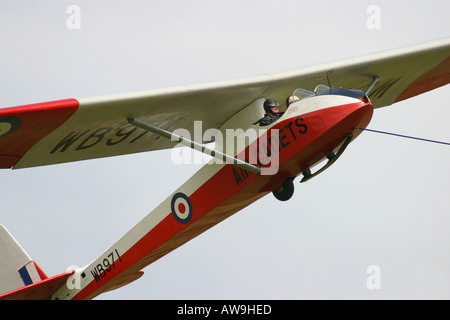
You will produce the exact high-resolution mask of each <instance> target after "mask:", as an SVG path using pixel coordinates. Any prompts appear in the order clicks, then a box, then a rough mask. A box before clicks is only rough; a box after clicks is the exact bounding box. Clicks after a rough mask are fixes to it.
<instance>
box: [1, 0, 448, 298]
mask: <svg viewBox="0 0 450 320" xmlns="http://www.w3.org/2000/svg"><path fill="white" fill-rule="evenodd" d="M71 5H75V6H76V8H78V9H79V10H80V15H79V19H78V20H76V21H74V20H72V18H73V12H74V11H72V10H69V13H67V9H68V8H69V7H70V6H71ZM370 6H371V7H370ZM368 9H369V10H368ZM449 12H450V2H449V1H446V0H430V1H427V2H424V1H380V0H375V1H372V0H371V1H365V0H363V1H361V0H358V1H350V0H344V1H299V0H297V1H287V0H281V1H280V0H278V1H262V0H257V1H256V0H255V1H246V0H243V1H200V0H190V1H137V0H127V1H116V0H108V1H87V0H86V1H81V0H79V1H76V0H73V1H63V0H60V1H42V0H36V1H22V0H15V1H6V0H1V1H0V39H1V41H2V45H1V48H2V49H1V50H0V101H1V104H0V105H1V107H10V106H15V105H24V104H29V103H34V102H43V101H50V100H56V99H63V98H72V97H73V98H83V97H94V96H101V95H105V94H114V93H124V92H133V91H139V90H147V89H156V88H164V87H172V86H177V85H186V84H194V83H208V82H211V81H220V80H231V79H236V78H243V77H250V76H258V75H263V74H269V73H276V72H280V71H286V70H290V69H295V68H299V67H303V66H305V67H306V66H311V65H315V64H320V63H325V62H330V61H335V60H340V59H344V58H350V57H354V56H360V55H364V54H369V53H374V52H378V51H383V50H387V49H392V48H398V47H402V46H406V45H412V44H418V43H422V42H427V41H430V40H436V39H442V38H446V37H449V36H450V22H449V19H448V18H449V16H448V13H449ZM374 15H375V16H374ZM378 18H379V19H378ZM68 20H69V21H68ZM449 97H450V87H449V86H447V87H444V88H440V89H437V90H434V91H433V92H430V93H427V94H423V95H421V96H419V97H415V98H413V99H410V100H406V101H403V102H401V103H398V104H396V105H394V106H391V107H386V108H383V109H378V110H376V111H375V113H374V117H373V119H372V122H371V123H370V125H369V128H372V129H377V130H385V131H391V132H397V133H401V134H407V135H413V136H419V137H424V138H429V139H436V140H443V141H447V142H450V131H449V129H448V119H449V118H450V108H449V106H448V100H449ZM449 160H450V147H448V146H445V145H437V144H430V143H425V142H418V141H412V140H405V139H401V138H396V137H391V136H383V135H379V134H375V133H369V132H365V133H363V134H361V135H360V137H359V138H358V139H357V140H355V141H354V142H353V143H352V144H351V145H350V146H349V147H348V149H347V150H346V152H345V153H344V155H343V156H342V157H341V158H340V159H339V160H338V161H337V162H336V164H335V165H333V166H332V167H331V168H330V169H328V170H327V171H326V172H324V173H323V174H321V175H319V176H318V177H317V178H314V179H312V180H311V181H310V182H308V183H305V184H299V183H298V180H296V181H295V187H296V191H295V194H294V196H293V198H292V199H291V200H290V201H288V202H287V203H282V202H279V201H277V200H276V199H275V198H274V197H273V196H272V195H268V196H266V197H264V198H263V199H261V200H259V201H258V202H256V203H254V204H252V205H250V206H249V207H247V208H245V209H243V210H242V211H240V212H238V213H236V214H235V215H233V216H232V217H230V218H229V219H227V220H226V221H224V222H222V223H220V224H219V225H217V226H215V227H214V228H212V229H210V230H208V231H207V232H205V233H204V234H202V235H200V236H198V237H197V238H195V239H193V240H192V241H190V242H189V243H187V244H185V245H184V246H182V247H180V248H178V249H177V250H175V251H173V252H172V253H170V254H168V255H167V256H165V257H163V258H162V259H160V260H159V261H157V262H155V263H154V264H152V265H150V266H148V267H147V268H145V269H144V272H145V275H144V276H143V277H142V278H141V279H139V280H138V281H136V282H134V283H132V284H130V285H128V286H126V287H123V288H121V289H118V290H116V291H113V292H110V293H107V294H103V295H102V296H100V297H99V299H449V298H450V232H449V231H450V230H449V228H450V227H449V226H450V200H449V190H450V166H449V162H450V161H449ZM199 168H200V166H199V165H175V164H173V163H172V162H171V158H170V150H168V151H158V152H150V153H145V154H139V155H129V156H121V157H115V158H107V159H100V160H91V161H84V162H77V163H69V164H63V165H55V166H48V167H40V168H32V169H22V170H15V171H11V170H2V171H0V184H1V193H0V203H1V207H0V208H1V209H0V210H1V211H0V223H1V224H3V225H5V226H6V227H7V228H8V230H9V231H10V232H11V233H12V234H13V235H14V236H15V238H16V239H17V241H18V242H19V243H20V244H21V245H22V246H23V247H24V249H25V250H26V251H27V252H28V254H29V255H30V256H31V257H32V258H34V259H35V260H36V262H37V263H38V264H39V265H40V266H41V268H42V269H43V270H44V271H45V272H46V273H47V274H48V275H49V276H53V275H56V274H59V273H62V272H65V271H66V268H67V267H69V266H71V265H78V266H84V265H86V264H88V263H90V262H91V261H92V260H94V259H95V258H97V256H99V255H100V254H101V253H102V252H103V251H104V250H105V249H107V248H108V247H110V246H111V245H112V244H113V243H114V242H116V241H117V240H118V239H119V238H120V237H121V236H122V235H124V234H125V233H126V232H127V231H128V230H129V229H130V228H131V227H133V226H134V225H135V224H136V223H138V222H139V221H140V220H141V219H142V218H143V217H144V216H145V215H147V214H148V213H149V212H150V211H151V210H153V209H154V208H155V207H157V206H158V205H159V203H160V202H162V201H163V200H164V199H165V198H166V197H167V196H169V195H170V194H171V193H172V192H173V191H174V190H176V189H177V188H178V187H179V186H180V185H181V184H183V183H184V182H185V181H186V180H187V179H189V178H190V177H191V176H192V175H193V174H194V173H195V172H196V171H197V170H198V169H199ZM370 266H376V267H377V268H378V270H379V271H380V275H381V276H380V278H379V280H380V284H381V287H380V288H379V289H373V290H370V289H369V288H368V286H367V279H368V278H369V277H370V276H371V274H369V273H367V270H368V268H369V267H370ZM369 269H370V268H369Z"/></svg>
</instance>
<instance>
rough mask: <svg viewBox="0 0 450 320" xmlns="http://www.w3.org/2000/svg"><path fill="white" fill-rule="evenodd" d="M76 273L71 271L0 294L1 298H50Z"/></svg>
mask: <svg viewBox="0 0 450 320" xmlns="http://www.w3.org/2000/svg"><path fill="white" fill-rule="evenodd" d="M73 273H74V271H69V272H66V273H62V274H59V275H57V276H54V277H51V278H47V279H44V280H42V281H39V282H36V283H33V284H30V285H28V286H25V287H21V288H19V289H17V290H13V291H10V292H7V293H4V294H1V295H0V300H48V299H50V297H51V296H52V294H53V293H55V292H56V290H58V289H59V288H60V287H61V286H62V285H64V284H65V283H66V281H67V279H68V278H69V277H70V276H71V275H72V274H73Z"/></svg>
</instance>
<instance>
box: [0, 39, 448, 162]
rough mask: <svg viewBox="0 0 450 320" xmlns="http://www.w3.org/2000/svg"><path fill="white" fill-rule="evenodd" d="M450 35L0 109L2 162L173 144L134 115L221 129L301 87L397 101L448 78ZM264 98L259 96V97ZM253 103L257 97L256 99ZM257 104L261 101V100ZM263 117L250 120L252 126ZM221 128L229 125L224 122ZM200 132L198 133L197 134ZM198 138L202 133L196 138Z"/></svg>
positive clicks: (378, 102)
mask: <svg viewBox="0 0 450 320" xmlns="http://www.w3.org/2000/svg"><path fill="white" fill-rule="evenodd" d="M449 55H450V40H449V39H447V40H443V41H436V42H432V43H428V44H423V45H418V46H413V47H408V48H404V49H398V50H393V51H388V52H384V53H379V54H373V55H370V56H366V57H362V58H356V59H350V60H346V61H342V62H338V63H329V64H325V65H320V66H316V67H310V68H305V69H299V70H294V71H290V72H284V73H278V74H272V75H265V76H261V77H256V78H249V79H243V80H237V81H229V82H220V83H213V84H206V85H193V86H186V87H176V88H171V89H162V90H153V91H145V92H139V93H133V94H125V95H115V96H108V97H100V98H89V99H77V100H76V99H69V100H62V101H56V102H51V103H42V104H36V105H31V106H22V107H13V108H7V109H0V168H12V167H14V168H25V167H33V166H41V165H48V164H56V163H63V162H70V161H77V160H85V159H93V158H102V157H108V156H114V155H122V154H130V153H136V152H142V151H150V150H159V149H165V148H171V147H173V146H174V145H175V144H176V143H175V142H171V141H168V140H166V139H162V138H160V137H159V136H157V135H154V134H152V133H149V132H147V131H144V130H142V129H139V128H136V127H134V126H132V125H131V124H129V123H128V121H127V119H128V118H130V117H133V118H136V119H139V120H142V121H145V122H147V123H150V124H153V125H156V126H159V127H161V128H163V129H166V130H170V131H173V130H175V129H177V128H184V129H187V130H189V132H190V133H191V138H193V139H196V141H197V142H205V141H199V139H201V138H202V137H201V135H202V133H201V132H200V133H199V132H196V131H194V121H196V120H198V121H202V130H207V129H209V128H222V126H223V124H224V123H226V122H227V120H228V119H230V118H231V117H232V116H233V115H236V114H237V113H238V112H239V111H241V110H243V109H245V108H246V107H248V106H249V105H252V103H253V102H254V101H256V100H258V99H259V98H262V97H271V98H274V99H277V100H279V101H280V102H281V101H284V100H285V99H286V97H287V96H289V95H291V94H292V93H293V91H294V90H295V89H297V88H304V89H308V90H314V88H315V87H316V86H317V85H319V84H324V83H327V79H326V73H327V72H328V71H330V70H333V71H334V72H333V73H332V74H331V76H330V79H331V83H332V85H333V87H344V88H349V89H361V90H366V89H367V87H369V85H370V84H371V83H372V81H373V79H374V78H375V77H377V78H379V81H378V82H377V83H376V85H375V86H374V87H373V89H372V91H371V92H370V98H371V100H372V103H373V105H374V106H375V107H382V106H387V105H391V104H393V103H395V102H397V101H401V100H404V99H407V98H410V97H413V96H415V95H418V94H421V93H423V92H426V91H429V90H432V89H435V88H437V87H440V86H443V85H446V84H447V83H449V82H450V58H449ZM258 101H259V100H258ZM253 107H255V104H253ZM258 110H261V113H262V107H261V106H258ZM256 120H258V118H255V119H248V123H249V125H250V124H251V123H253V122H255V121H256ZM222 129H223V128H222ZM196 134H197V135H200V137H197V136H196ZM198 138H199V139H198Z"/></svg>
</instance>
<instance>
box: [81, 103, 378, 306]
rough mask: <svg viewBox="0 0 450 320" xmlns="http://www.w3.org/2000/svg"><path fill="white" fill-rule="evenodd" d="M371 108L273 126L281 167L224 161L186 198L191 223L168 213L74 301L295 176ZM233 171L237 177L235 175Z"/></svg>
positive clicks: (357, 106)
mask: <svg viewBox="0 0 450 320" xmlns="http://www.w3.org/2000/svg"><path fill="white" fill-rule="evenodd" d="M372 112H373V108H372V106H371V105H365V106H362V104H361V103H354V104H349V105H344V106H340V107H333V108H328V109H324V110H319V111H315V112H311V113H309V114H305V115H302V116H301V117H297V118H295V119H292V118H290V119H287V120H285V121H282V122H280V123H278V124H277V125H276V126H275V127H274V128H276V129H279V130H280V138H279V139H280V140H282V143H281V145H282V146H280V154H279V156H280V159H279V161H280V168H279V171H278V173H277V174H276V175H267V176H264V175H262V176H260V175H256V174H252V173H250V172H242V171H241V170H239V168H238V169H237V170H238V171H233V170H236V168H237V167H235V166H234V165H230V164H227V165H225V166H224V167H223V168H221V169H220V170H219V171H218V172H217V173H216V174H215V175H213V176H212V177H211V178H210V179H209V180H208V181H206V182H205V183H204V184H203V185H202V186H200V187H199V188H198V189H197V190H195V191H194V192H193V193H192V194H191V195H190V196H189V199H190V201H191V203H192V207H193V215H192V218H191V220H190V221H189V223H187V224H182V223H179V222H178V221H177V220H176V219H175V218H174V216H173V215H172V214H169V215H167V216H166V217H165V218H164V219H163V220H162V221H161V222H160V223H159V224H158V225H156V226H155V227H154V228H153V229H151V230H149V231H148V233H147V234H146V235H144V236H143V237H142V238H141V239H140V240H138V241H137V242H136V243H135V244H134V245H133V246H132V247H131V248H130V249H129V250H128V251H126V252H125V253H123V254H122V255H121V261H122V263H120V264H118V265H117V266H116V267H115V268H114V269H113V270H111V271H110V272H108V274H107V275H106V276H105V278H104V279H102V280H100V281H98V282H97V281H92V282H91V283H89V284H88V285H87V286H86V287H85V288H84V289H82V290H81V291H80V292H79V293H78V294H77V295H76V296H75V297H74V298H73V299H86V298H88V299H89V298H93V297H95V296H96V295H97V294H98V293H101V292H102V291H103V290H102V288H101V287H102V286H103V285H105V284H107V283H108V282H109V281H111V280H113V279H114V277H116V276H118V275H119V274H120V273H122V272H123V271H125V270H126V269H128V268H131V269H132V271H131V272H138V271H139V270H140V269H142V268H143V267H145V266H146V265H148V264H150V263H152V262H153V261H155V260H157V259H159V258H160V257H162V256H164V255H165V254H167V253H169V252H170V251H172V250H174V249H175V248H177V247H179V246H180V245H182V244H183V243H185V242H187V241H189V240H190V239H192V238H194V237H195V236H197V235H198V234H200V233H202V232H204V231H206V230H207V229H209V228H210V227H212V226H213V225H215V224H217V223H218V222H220V221H222V220H223V219H225V218H227V217H229V216H230V215H232V214H233V213H235V212H237V211H239V210H240V209H242V208H243V207H245V206H247V205H248V204H250V203H252V202H254V201H255V200H257V199H259V198H260V197H262V196H264V195H265V194H267V193H268V192H270V191H272V190H274V189H276V188H277V187H278V186H279V185H280V184H281V183H282V182H283V181H284V179H286V177H288V176H291V177H292V176H296V175H297V174H298V173H299V172H301V170H302V169H305V168H307V167H308V166H310V165H312V164H313V163H314V162H316V161H318V160H320V159H321V158H322V157H324V156H326V154H327V152H330V151H331V150H332V149H333V148H335V147H337V146H338V145H339V143H341V142H342V141H343V139H345V138H346V136H347V135H348V134H349V132H350V131H351V130H352V128H353V127H355V126H362V127H365V126H366V125H367V124H368V122H369V121H370V118H371V116H372ZM296 121H297V124H296V123H295V122H296ZM236 175H239V179H238V178H237V176H236ZM87 271H88V270H87ZM96 291H97V292H96Z"/></svg>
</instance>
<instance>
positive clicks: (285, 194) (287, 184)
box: [272, 178, 294, 201]
mask: <svg viewBox="0 0 450 320" xmlns="http://www.w3.org/2000/svg"><path fill="white" fill-rule="evenodd" d="M272 193H273V195H274V196H275V198H277V199H278V200H280V201H287V200H289V199H290V198H291V197H292V195H293V194H294V179H292V178H287V179H286V180H285V181H284V182H283V184H282V185H281V187H279V188H278V189H276V190H274V191H273V192H272Z"/></svg>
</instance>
